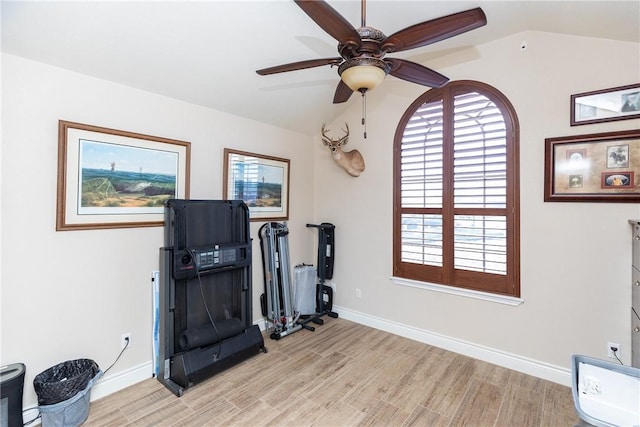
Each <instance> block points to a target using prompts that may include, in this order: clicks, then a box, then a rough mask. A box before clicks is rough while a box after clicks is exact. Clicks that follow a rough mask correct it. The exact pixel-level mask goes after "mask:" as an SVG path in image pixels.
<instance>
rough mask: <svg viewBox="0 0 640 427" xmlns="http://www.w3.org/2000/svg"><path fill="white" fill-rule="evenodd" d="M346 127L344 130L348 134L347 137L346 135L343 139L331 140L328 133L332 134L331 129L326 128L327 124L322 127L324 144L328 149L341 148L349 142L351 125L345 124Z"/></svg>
mask: <svg viewBox="0 0 640 427" xmlns="http://www.w3.org/2000/svg"><path fill="white" fill-rule="evenodd" d="M344 125H345V127H346V129H342V130H343V131H344V132H346V135H344V136H343V137H341V138H339V139H333V138H330V137H329V136H328V135H327V133H328V132H331V129H327V128H326V124H323V125H322V143H323V144H324V145H326V146H327V147H329V146H331V147H341V146H343V145H345V144H346V143H347V142H349V124H348V123H346V122H345V124H344Z"/></svg>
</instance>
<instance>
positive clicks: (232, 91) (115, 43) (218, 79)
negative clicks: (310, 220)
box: [1, 0, 640, 134]
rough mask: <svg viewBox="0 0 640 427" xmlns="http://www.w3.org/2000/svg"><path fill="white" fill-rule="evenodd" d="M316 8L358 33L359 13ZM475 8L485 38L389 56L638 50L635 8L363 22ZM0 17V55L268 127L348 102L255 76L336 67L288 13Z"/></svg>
mask: <svg viewBox="0 0 640 427" xmlns="http://www.w3.org/2000/svg"><path fill="white" fill-rule="evenodd" d="M328 3H329V4H330V5H331V6H332V7H333V8H334V9H336V10H337V11H338V12H339V13H340V14H342V16H344V17H345V18H346V19H347V20H348V21H349V22H350V23H351V24H352V25H353V26H354V27H358V26H359V25H360V2H359V1H354V0H349V1H344V0H329V2H328ZM477 6H480V7H482V8H483V10H484V12H485V14H486V16H487V25H486V26H484V27H482V28H479V29H476V30H473V31H471V32H469V33H466V34H463V35H460V36H457V37H454V38H452V39H449V40H445V41H442V42H438V43H435V44H433V45H430V46H426V47H422V48H418V49H414V50H411V51H407V52H403V53H400V54H394V56H395V57H401V58H405V59H409V60H412V61H415V62H419V63H421V64H423V65H425V66H429V60H430V59H433V58H436V57H438V56H441V55H445V54H447V53H448V52H451V51H452V50H456V49H460V48H464V47H468V46H473V45H478V44H483V43H487V42H490V41H492V40H496V39H499V38H503V37H505V36H508V35H510V34H514V33H518V32H521V31H527V30H535V31H545V32H555V33H564V34H572V35H578V36H587V37H598V38H605V39H614V40H621V41H628V42H636V43H639V42H640V1H638V0H633V1H629V0H625V1H612V0H609V1H514V0H512V1H493V0H492V1H482V0H476V1H457V0H450V1H430V0H423V1H417V0H416V1H400V0H370V1H368V2H367V14H366V19H367V24H368V25H370V26H374V27H376V28H378V29H379V30H381V31H383V32H384V33H385V34H387V35H390V34H391V33H393V32H395V31H397V30H400V29H403V28H405V27H408V26H410V25H413V24H416V23H419V22H423V21H427V20H430V19H434V18H438V17H440V16H444V15H448V14H451V13H455V12H460V11H463V10H467V9H471V8H474V7H477ZM1 7H2V9H1V19H2V50H3V51H4V52H7V53H10V54H13V55H17V56H22V57H25V58H29V59H33V60H36V61H40V62H44V63H47V64H51V65H54V66H58V67H61V68H65V69H68V70H72V71H76V72H79V73H83V74H87V75H90V76H95V77H98V78H101V79H106V80H110V81H113V82H118V83H121V84H124V85H127V86H131V87H135V88H138V89H142V90H145V91H149V92H153V93H157V94H161V95H166V96H169V97H172V98H176V99H180V100H183V101H186V102H190V103H193V104H197V105H202V106H206V107H210V108H214V109H216V110H221V111H226V112H229V113H232V114H236V115H239V116H243V117H247V118H251V119H255V120H259V121H262V122H266V123H270V124H273V125H275V126H279V127H283V128H287V129H292V130H296V131H300V132H303V133H307V134H313V133H317V132H318V129H319V123H322V122H329V121H331V120H332V119H333V118H335V117H337V116H338V115H339V114H341V113H342V112H343V111H345V109H346V108H348V107H349V105H351V104H353V103H354V102H359V99H358V98H359V97H356V96H352V97H351V99H350V100H349V101H348V102H347V103H344V104H338V105H335V104H332V99H333V93H334V90H335V87H336V85H337V83H338V79H339V77H338V74H337V70H336V68H332V67H329V66H325V67H319V68H313V69H306V70H300V71H294V72H289V73H283V74H277V75H271V76H258V75H257V74H256V73H255V70H257V69H260V68H265V67H269V66H273V65H280V64H283V63H288V62H294V61H299V60H306V59H316V58H326V57H334V56H337V55H336V53H337V52H336V44H337V43H336V41H335V40H334V39H333V38H331V36H329V35H328V34H326V33H325V32H324V31H323V30H321V29H320V28H319V27H318V26H317V25H316V24H315V23H314V22H313V21H312V20H311V19H310V18H309V17H308V16H307V15H306V14H305V13H304V12H303V11H302V10H301V9H300V8H299V7H298V6H297V5H296V4H295V3H293V2H292V1H284V0H279V1H268V0H262V1H196V2H185V1H180V2H167V1H158V2H156V1H136V2H134V1H99V2H94V1H78V2H61V1H43V2H34V1H15V2H14V1H4V0H3V1H2V6H1ZM548 48H549V49H552V48H553V47H552V46H549V47H548ZM387 79H388V80H389V79H395V78H394V77H390V76H387ZM398 82H402V83H398V84H406V85H411V84H412V83H408V82H404V81H398ZM384 84H385V82H383V85H384ZM374 93H375V92H372V94H371V95H370V96H374Z"/></svg>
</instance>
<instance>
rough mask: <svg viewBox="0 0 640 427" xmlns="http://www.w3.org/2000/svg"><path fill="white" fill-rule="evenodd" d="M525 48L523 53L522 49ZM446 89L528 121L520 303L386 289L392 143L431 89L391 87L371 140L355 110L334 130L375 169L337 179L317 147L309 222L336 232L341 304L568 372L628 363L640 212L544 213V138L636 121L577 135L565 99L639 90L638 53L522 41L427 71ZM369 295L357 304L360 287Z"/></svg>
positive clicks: (555, 209) (561, 208)
mask: <svg viewBox="0 0 640 427" xmlns="http://www.w3.org/2000/svg"><path fill="white" fill-rule="evenodd" d="M523 40H526V41H528V48H527V50H525V51H522V50H521V49H520V43H521V41H523ZM428 66H430V67H433V68H435V69H437V70H438V71H440V72H442V73H443V74H445V75H447V76H449V77H450V78H451V79H452V80H463V79H472V80H479V81H483V82H485V83H488V84H490V85H492V86H494V87H496V88H497V89H498V90H500V91H501V92H503V93H504V94H505V95H506V96H507V97H508V98H509V99H510V100H511V102H512V103H513V105H514V107H515V109H516V112H517V114H518V117H519V122H520V131H521V137H520V164H521V166H520V172H521V175H520V178H521V186H520V195H521V196H520V201H521V251H522V255H521V273H522V286H521V289H522V298H523V299H524V303H523V304H522V305H520V306H517V307H512V306H506V305H501V304H496V303H491V302H486V301H480V300H475V299H470V298H466V297H461V296H453V295H447V294H442V293H436V292H433V291H427V290H424V289H416V288H411V287H406V286H401V285H395V284H393V283H392V282H391V280H390V277H391V276H392V237H393V236H392V218H393V217H392V215H393V211H392V194H393V193H392V177H393V153H392V147H393V136H394V132H395V130H396V127H397V125H398V121H399V120H400V117H401V116H402V114H403V113H404V112H405V111H406V109H407V107H408V106H409V105H410V104H411V102H412V101H413V100H415V99H416V98H417V97H418V96H419V95H420V94H421V93H423V92H424V89H423V88H420V87H418V86H416V85H411V84H409V83H404V82H401V81H399V80H397V79H392V78H387V81H385V82H384V83H383V84H382V85H381V86H380V87H379V88H377V89H375V90H374V91H372V92H371V93H370V94H369V95H368V98H367V102H368V106H367V113H368V138H367V139H366V140H365V139H363V136H362V128H361V127H360V124H359V123H360V117H361V109H360V103H359V102H353V106H352V108H351V109H350V110H349V111H348V112H347V114H346V115H345V116H344V117H341V118H340V119H338V120H336V121H335V122H334V123H332V124H331V125H330V126H329V127H330V128H331V129H335V130H338V129H339V128H340V127H341V126H344V122H345V121H347V122H348V123H349V125H350V128H351V137H350V142H349V144H348V145H347V147H346V149H358V150H360V151H361V153H362V154H363V156H364V158H365V161H366V164H367V169H366V171H365V172H364V173H363V174H362V175H361V176H360V177H358V178H351V177H349V176H348V175H346V174H345V173H338V172H336V171H338V167H337V166H336V165H335V164H333V162H332V160H331V158H330V156H329V154H328V153H327V152H325V151H324V150H323V148H322V147H321V145H320V143H319V142H318V143H316V145H315V149H316V158H317V162H316V170H315V173H316V177H315V181H314V182H315V196H316V197H315V198H316V209H315V215H316V218H317V220H318V221H320V220H322V221H328V222H333V223H334V224H335V225H336V251H337V261H336V265H335V272H334V279H333V282H335V283H336V286H337V289H338V291H337V294H336V297H335V303H336V304H337V305H339V306H340V307H344V308H346V309H348V310H352V311H355V312H358V313H361V314H364V315H366V316H370V317H372V318H375V319H383V320H385V321H388V322H391V323H398V324H401V325H405V326H408V327H409V328H417V329H418V330H421V331H428V332H429V333H433V334H436V335H442V336H445V337H449V338H453V339H456V340H463V341H466V342H469V343H472V344H474V345H477V346H479V347H488V348H490V349H493V350H496V351H497V352H501V353H507V354H512V355H517V356H518V357H521V358H524V359H526V358H529V359H533V360H535V361H537V362H539V363H541V364H549V365H553V366H557V367H561V368H564V369H568V368H569V366H570V356H571V354H573V353H582V354H587V355H591V356H594V357H601V358H605V359H606V357H607V354H606V344H607V342H608V341H613V342H617V343H620V344H622V354H623V358H622V359H623V361H625V362H626V363H629V361H630V357H629V353H630V351H629V350H630V335H631V330H630V300H631V286H630V259H631V254H630V251H631V227H630V226H629V224H628V223H627V220H628V219H631V218H637V217H639V216H640V215H639V211H638V205H637V204H624V203H622V204H616V203H600V204H597V203H544V202H543V179H544V139H545V138H547V137H557V136H564V135H574V134H575V135H579V134H589V133H599V132H608V131H613V130H623V129H638V127H639V124H640V121H638V120H625V121H619V122H611V123H606V124H597V125H586V126H576V127H570V125H569V99H570V95H571V94H575V93H580V92H586V91H591V90H597V89H604V88H610V87H615V86H621V85H626V84H631V83H637V82H638V81H640V74H639V73H640V49H639V44H638V43H621V42H614V41H608V40H598V39H588V38H580V37H571V36H562V35H553V34H548V33H537V32H527V33H521V34H517V35H514V36H511V37H508V38H505V39H502V40H498V41H496V42H493V43H491V44H487V45H483V46H481V47H479V48H478V49H473V50H467V51H462V52H458V53H457V54H456V55H455V56H450V57H445V58H441V59H439V60H436V61H433V62H431V63H429V64H428ZM356 288H360V289H361V290H362V298H361V299H357V298H356V296H355V289H356Z"/></svg>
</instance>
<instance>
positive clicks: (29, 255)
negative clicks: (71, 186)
mask: <svg viewBox="0 0 640 427" xmlns="http://www.w3.org/2000/svg"><path fill="white" fill-rule="evenodd" d="M2 87H3V92H2V107H3V116H2V119H3V124H4V126H3V128H2V153H3V157H2V254H3V256H2V259H1V262H2V267H3V268H2V358H1V361H0V364H2V365H4V364H8V363H16V362H23V363H25V364H26V366H27V377H26V380H25V405H31V404H34V403H35V393H34V392H33V386H32V381H33V377H34V376H35V375H37V374H38V373H39V372H42V371H43V370H45V369H47V368H48V367H50V366H53V365H55V364H57V363H59V362H62V361H64V360H69V359H76V358H81V357H86V358H90V359H93V360H95V361H96V362H97V363H98V364H99V365H100V367H101V368H102V369H106V368H107V367H108V366H109V365H110V364H111V363H112V362H113V360H114V359H115V357H116V356H117V355H118V352H119V350H120V336H121V334H122V333H125V332H131V333H132V346H131V347H130V349H129V350H127V351H126V352H125V353H124V355H123V356H122V358H121V360H120V361H119V362H118V364H117V365H115V366H114V368H113V369H112V371H110V372H109V375H118V374H119V373H121V372H123V371H127V370H131V369H135V368H136V367H138V366H140V365H144V364H147V363H148V362H150V361H151V344H150V343H151V282H150V279H151V272H152V271H153V270H158V257H159V255H158V249H159V248H160V247H161V246H162V245H163V229H162V227H153V228H133V229H112V230H89V231H64V232H56V231H55V214H56V174H57V160H56V159H57V146H58V140H57V135H58V133H57V132H58V130H57V129H58V128H57V126H58V120H60V119H62V120H69V121H75V122H80V123H87V124H92V125H97V126H103V127H109V128H114V129H121V130H127V131H131V132H138V133H143V134H148V135H156V136H162V137H166V138H172V139H178V140H184V141H190V142H191V144H192V151H191V198H193V199H220V198H222V165H223V148H225V147H229V148H235V149H239V150H244V151H250V152H255V153H262V154H267V155H272V156H278V157H285V158H288V159H290V160H291V165H290V167H291V169H290V172H291V176H292V179H291V187H290V201H291V205H290V217H291V221H290V222H289V227H290V230H291V233H290V238H289V243H290V247H291V254H292V255H291V258H292V259H291V261H292V262H293V263H300V262H303V261H306V262H310V261H311V260H313V257H314V252H313V247H312V241H313V234H312V233H310V232H309V231H308V230H307V229H306V227H305V224H306V223H307V222H309V221H311V220H312V214H313V206H314V202H313V197H312V194H311V193H310V191H308V188H311V186H312V180H313V167H314V166H313V151H312V149H311V147H312V142H313V140H312V138H310V137H309V136H305V135H302V134H297V133H294V132H290V131H285V130H282V129H278V128H274V127H271V126H267V125H264V124H261V123H258V122H254V121H250V120H245V119H242V118H238V117H234V116H230V115H227V114H223V113H220V112H216V111H212V110H209V109H205V108H201V107H197V106H194V105H190V104H186V103H183V102H179V101H176V100H173V99H169V98H165V97H161V96H157V95H153V94H150V93H146V92H142V91H138V90H135V89H132V88H129V87H124V86H119V85H116V84H112V83H109V82H106V81H102V80H98V79H94V78H90V77H87V76H83V75H80V74H75V73H71V72H68V71H65V70H62V69H59V68H54V67H50V66H47V65H44V64H40V63H36V62H32V61H28V60H25V59H22V58H18V57H15V56H11V55H3V56H2ZM247 102H250V101H249V100H248V101H247ZM260 225H261V224H260V223H252V226H251V230H252V237H253V251H254V260H257V262H254V268H253V294H254V295H253V296H254V298H253V304H254V321H257V320H258V319H259V318H260V317H261V316H260V308H259V299H258V297H259V294H260V293H262V292H263V289H264V282H263V278H262V266H261V263H260V262H259V260H260V246H259V239H258V234H257V231H258V228H259V226H260ZM148 376H149V377H150V376H151V369H150V368H149V370H148ZM106 378H107V376H105V379H106Z"/></svg>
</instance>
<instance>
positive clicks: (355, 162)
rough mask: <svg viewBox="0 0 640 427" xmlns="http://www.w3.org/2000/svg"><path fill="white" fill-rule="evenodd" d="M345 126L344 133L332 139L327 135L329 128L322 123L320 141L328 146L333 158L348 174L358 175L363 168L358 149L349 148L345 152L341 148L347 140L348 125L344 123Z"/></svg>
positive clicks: (362, 160)
mask: <svg viewBox="0 0 640 427" xmlns="http://www.w3.org/2000/svg"><path fill="white" fill-rule="evenodd" d="M345 126H346V127H347V128H346V129H342V130H343V131H344V132H346V135H345V136H343V137H342V138H339V139H332V138H329V137H328V136H327V132H329V131H330V129H326V128H325V125H322V143H323V144H324V145H325V146H327V147H329V149H330V150H331V157H333V160H335V161H336V163H337V164H339V165H340V166H341V167H342V168H343V169H344V170H346V171H347V173H348V174H349V175H351V176H360V174H361V173H362V171H363V170H364V159H363V158H362V154H360V152H359V151H358V150H351V151H348V152H346V153H345V152H344V151H342V148H341V147H342V146H343V145H346V144H347V142H349V125H348V124H347V123H345Z"/></svg>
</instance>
